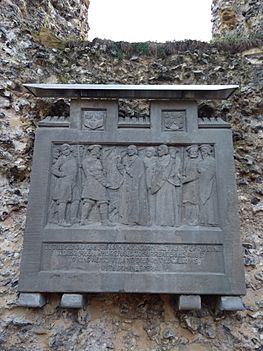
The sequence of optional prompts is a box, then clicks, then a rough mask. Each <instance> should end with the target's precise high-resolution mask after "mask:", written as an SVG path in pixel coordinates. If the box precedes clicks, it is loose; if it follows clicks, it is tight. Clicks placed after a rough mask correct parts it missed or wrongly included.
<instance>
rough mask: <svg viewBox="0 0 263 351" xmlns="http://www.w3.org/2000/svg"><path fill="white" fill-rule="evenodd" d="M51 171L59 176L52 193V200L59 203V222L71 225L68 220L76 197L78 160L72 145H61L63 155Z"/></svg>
mask: <svg viewBox="0 0 263 351" xmlns="http://www.w3.org/2000/svg"><path fill="white" fill-rule="evenodd" d="M51 173H52V174H53V175H54V176H55V177H57V181H56V183H55V186H54V191H53V194H52V200H53V201H55V202H56V203H57V210H58V224H59V225H62V226H70V225H71V223H70V222H68V221H67V213H68V210H69V205H70V204H72V201H73V200H74V199H75V197H76V196H75V194H74V189H75V184H76V176H77V162H76V159H75V157H74V156H73V155H72V147H71V146H70V145H68V144H63V145H62V146H61V155H60V156H59V158H58V159H57V161H56V162H55V164H54V165H53V166H52V167H51Z"/></svg>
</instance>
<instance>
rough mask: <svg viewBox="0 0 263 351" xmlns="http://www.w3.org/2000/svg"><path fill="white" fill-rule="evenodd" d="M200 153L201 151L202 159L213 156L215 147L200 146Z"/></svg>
mask: <svg viewBox="0 0 263 351" xmlns="http://www.w3.org/2000/svg"><path fill="white" fill-rule="evenodd" d="M200 151H201V155H202V157H206V156H208V155H211V154H212V152H213V147H212V145H209V144H204V145H201V146H200Z"/></svg>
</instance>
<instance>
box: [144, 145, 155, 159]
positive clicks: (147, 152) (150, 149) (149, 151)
mask: <svg viewBox="0 0 263 351" xmlns="http://www.w3.org/2000/svg"><path fill="white" fill-rule="evenodd" d="M154 154H155V148H154V147H152V146H149V147H147V148H146V149H145V156H146V157H149V158H150V157H152V156H154Z"/></svg>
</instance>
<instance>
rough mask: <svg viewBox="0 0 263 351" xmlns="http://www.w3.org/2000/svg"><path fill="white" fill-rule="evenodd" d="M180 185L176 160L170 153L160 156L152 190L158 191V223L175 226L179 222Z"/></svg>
mask: <svg viewBox="0 0 263 351" xmlns="http://www.w3.org/2000/svg"><path fill="white" fill-rule="evenodd" d="M179 186H180V179H179V177H178V174H177V171H176V166H175V160H174V159H173V158H172V157H171V156H170V155H165V156H162V157H159V158H158V161H157V163H156V170H155V173H154V177H153V186H152V192H153V194H155V193H156V224H157V225H161V226H174V225H177V224H179V206H180V202H179V201H180V199H179V197H178V193H177V189H176V187H179Z"/></svg>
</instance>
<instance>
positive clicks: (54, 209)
mask: <svg viewBox="0 0 263 351" xmlns="http://www.w3.org/2000/svg"><path fill="white" fill-rule="evenodd" d="M52 156H53V160H52V165H55V164H56V162H57V160H58V158H59V156H60V148H59V147H54V148H53V149H52ZM57 183H58V177H56V176H55V175H54V174H52V177H51V181H50V188H51V189H52V198H51V203H50V207H49V222H50V223H54V224H58V203H57V195H56V192H57V186H58V185H57Z"/></svg>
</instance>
